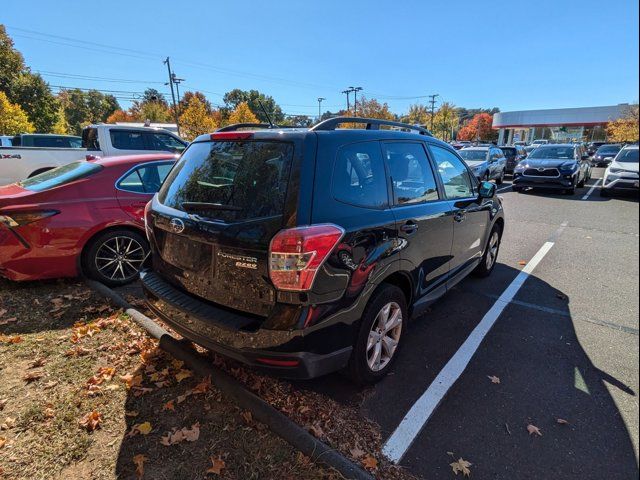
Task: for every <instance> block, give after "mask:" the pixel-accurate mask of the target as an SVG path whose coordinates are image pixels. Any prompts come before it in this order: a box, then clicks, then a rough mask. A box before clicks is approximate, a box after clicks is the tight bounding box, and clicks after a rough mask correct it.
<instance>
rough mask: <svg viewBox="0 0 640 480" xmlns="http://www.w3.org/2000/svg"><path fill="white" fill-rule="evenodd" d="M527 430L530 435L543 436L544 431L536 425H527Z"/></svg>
mask: <svg viewBox="0 0 640 480" xmlns="http://www.w3.org/2000/svg"><path fill="white" fill-rule="evenodd" d="M527 431H528V432H529V435H538V436H539V437H541V436H542V432H540V429H539V428H538V427H536V426H535V425H532V424H529V425H527Z"/></svg>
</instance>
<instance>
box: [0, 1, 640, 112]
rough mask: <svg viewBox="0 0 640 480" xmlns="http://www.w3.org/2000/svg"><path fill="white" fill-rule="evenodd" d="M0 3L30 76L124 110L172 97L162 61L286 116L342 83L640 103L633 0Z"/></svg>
mask: <svg viewBox="0 0 640 480" xmlns="http://www.w3.org/2000/svg"><path fill="white" fill-rule="evenodd" d="M3 3H4V4H3V6H2V9H1V13H0V23H3V24H5V25H6V26H7V30H8V32H9V34H10V35H11V36H12V37H13V38H14V41H15V44H16V47H17V48H18V49H19V50H20V51H21V52H22V53H23V55H24V56H25V59H26V61H27V63H28V65H30V66H31V67H32V69H33V70H34V71H40V72H48V73H46V74H44V73H43V76H45V78H46V79H47V80H48V81H49V83H50V84H51V85H59V86H70V87H83V88H98V89H104V90H117V91H120V92H122V93H118V96H120V97H121V103H122V104H123V105H124V106H128V105H129V102H128V101H127V100H126V99H127V98H132V97H133V96H134V95H135V94H136V93H135V92H141V91H143V90H144V88H146V87H155V88H158V90H160V91H163V92H168V87H166V86H165V85H164V84H163V82H165V81H166V78H167V72H166V67H165V66H164V65H163V64H162V60H163V58H164V57H166V56H170V57H171V59H172V64H173V67H174V70H175V71H176V73H177V75H178V76H179V77H182V78H185V79H186V80H185V82H184V83H183V84H182V90H183V91H184V90H187V89H188V90H201V91H204V92H205V93H206V95H207V96H208V97H209V99H210V100H211V101H212V102H213V103H214V104H216V103H221V102H222V94H224V92H227V91H229V90H231V89H233V88H242V89H250V88H255V89H258V90H260V91H262V92H264V93H267V94H269V95H272V96H273V97H274V98H275V99H276V101H277V102H278V103H280V104H281V105H282V108H283V110H284V111H285V112H286V113H290V114H309V115H316V114H317V101H316V99H317V97H325V98H326V99H327V100H325V102H324V104H323V105H324V106H325V107H326V108H323V111H324V110H327V109H331V110H337V109H338V108H340V107H343V106H344V104H345V96H344V95H343V94H341V93H340V92H341V91H342V90H344V89H345V88H346V87H348V86H351V85H353V86H362V87H363V88H364V90H363V93H364V94H365V95H366V96H368V97H376V98H378V99H379V100H381V101H386V102H388V103H389V106H390V107H391V108H392V110H393V111H395V112H397V113H402V112H404V111H406V110H407V109H408V106H409V105H410V104H411V103H416V102H424V103H426V101H427V99H426V98H418V97H421V96H426V95H428V94H432V93H437V94H440V100H442V101H449V102H452V103H454V104H455V105H458V106H464V107H467V108H474V107H494V106H497V107H499V108H500V109H501V110H503V111H508V110H520V109H530V108H561V107H578V106H592V105H608V104H616V103H623V102H634V101H637V100H638V1H637V0H608V1H607V2H602V1H594V0H582V1H573V0H571V1H558V0H556V1H547V0H540V1H536V2H517V1H513V0H512V1H509V2H502V1H489V2H481V1H477V0H475V1H474V0H472V1H467V0H457V1H449V2H427V1H413V0H412V1H410V0H395V1H393V2H386V1H385V2H382V1H380V2H377V1H374V0H369V1H360V0H356V1H349V0H341V1H336V0H323V1H319V2H318V1H302V0H300V1H293V0H287V1H278V0H272V1H270V2H264V1H252V0H245V1H234V2H221V1H205V0H199V1H196V0H193V1H189V0H182V1H175V0H173V1H165V0H154V1H149V0H140V1H134V0H128V1H122V0H109V1H108V2H88V3H87V2H82V3H81V2H71V1H64V0H58V1H56V2H52V1H44V0H39V1H27V0H24V1H21V2H17V1H12V2H8V3H9V4H8V5H7V4H6V2H3ZM43 34H44V35H43ZM60 37H65V38H60ZM78 40H80V42H79V41H78ZM81 42H83V43H81ZM112 47H116V48H112ZM81 77H94V78H81ZM96 77H100V79H98V78H96ZM106 79H109V81H108V80H106ZM152 82H155V83H152ZM125 92H126V93H125ZM130 92H134V93H130Z"/></svg>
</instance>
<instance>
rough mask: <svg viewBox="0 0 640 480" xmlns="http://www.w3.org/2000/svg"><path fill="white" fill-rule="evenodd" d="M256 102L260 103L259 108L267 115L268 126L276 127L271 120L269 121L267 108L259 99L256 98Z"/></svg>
mask: <svg viewBox="0 0 640 480" xmlns="http://www.w3.org/2000/svg"><path fill="white" fill-rule="evenodd" d="M258 104H259V105H260V108H261V109H262V111H263V112H264V115H265V116H266V117H267V121H268V122H269V128H276V125H274V124H273V122H272V121H271V117H270V116H269V114H268V113H267V109H266V108H264V105H263V104H262V102H261V101H260V100H258Z"/></svg>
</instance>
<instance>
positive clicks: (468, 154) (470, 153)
mask: <svg viewBox="0 0 640 480" xmlns="http://www.w3.org/2000/svg"><path fill="white" fill-rule="evenodd" d="M458 153H459V154H460V156H461V157H462V158H463V159H464V160H471V161H472V162H484V161H485V160H486V159H487V151H486V150H459V151H458Z"/></svg>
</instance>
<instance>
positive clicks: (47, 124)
mask: <svg viewBox="0 0 640 480" xmlns="http://www.w3.org/2000/svg"><path fill="white" fill-rule="evenodd" d="M9 92H10V93H9V96H10V98H11V101H12V102H14V103H17V104H18V105H20V107H22V110H24V112H25V113H26V114H27V115H28V116H29V119H30V120H31V122H32V123H33V125H34V126H35V128H36V131H37V132H43V133H47V132H50V131H51V130H52V128H53V125H54V123H55V122H56V119H57V114H58V108H59V105H58V101H57V100H56V97H54V96H53V94H52V93H51V89H50V88H49V84H47V82H45V81H44V79H43V78H42V77H41V76H40V75H39V74H34V73H31V72H30V71H28V70H26V71H25V72H23V73H21V74H20V75H18V76H17V77H16V78H15V80H14V82H13V85H11V88H10V90H9Z"/></svg>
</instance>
